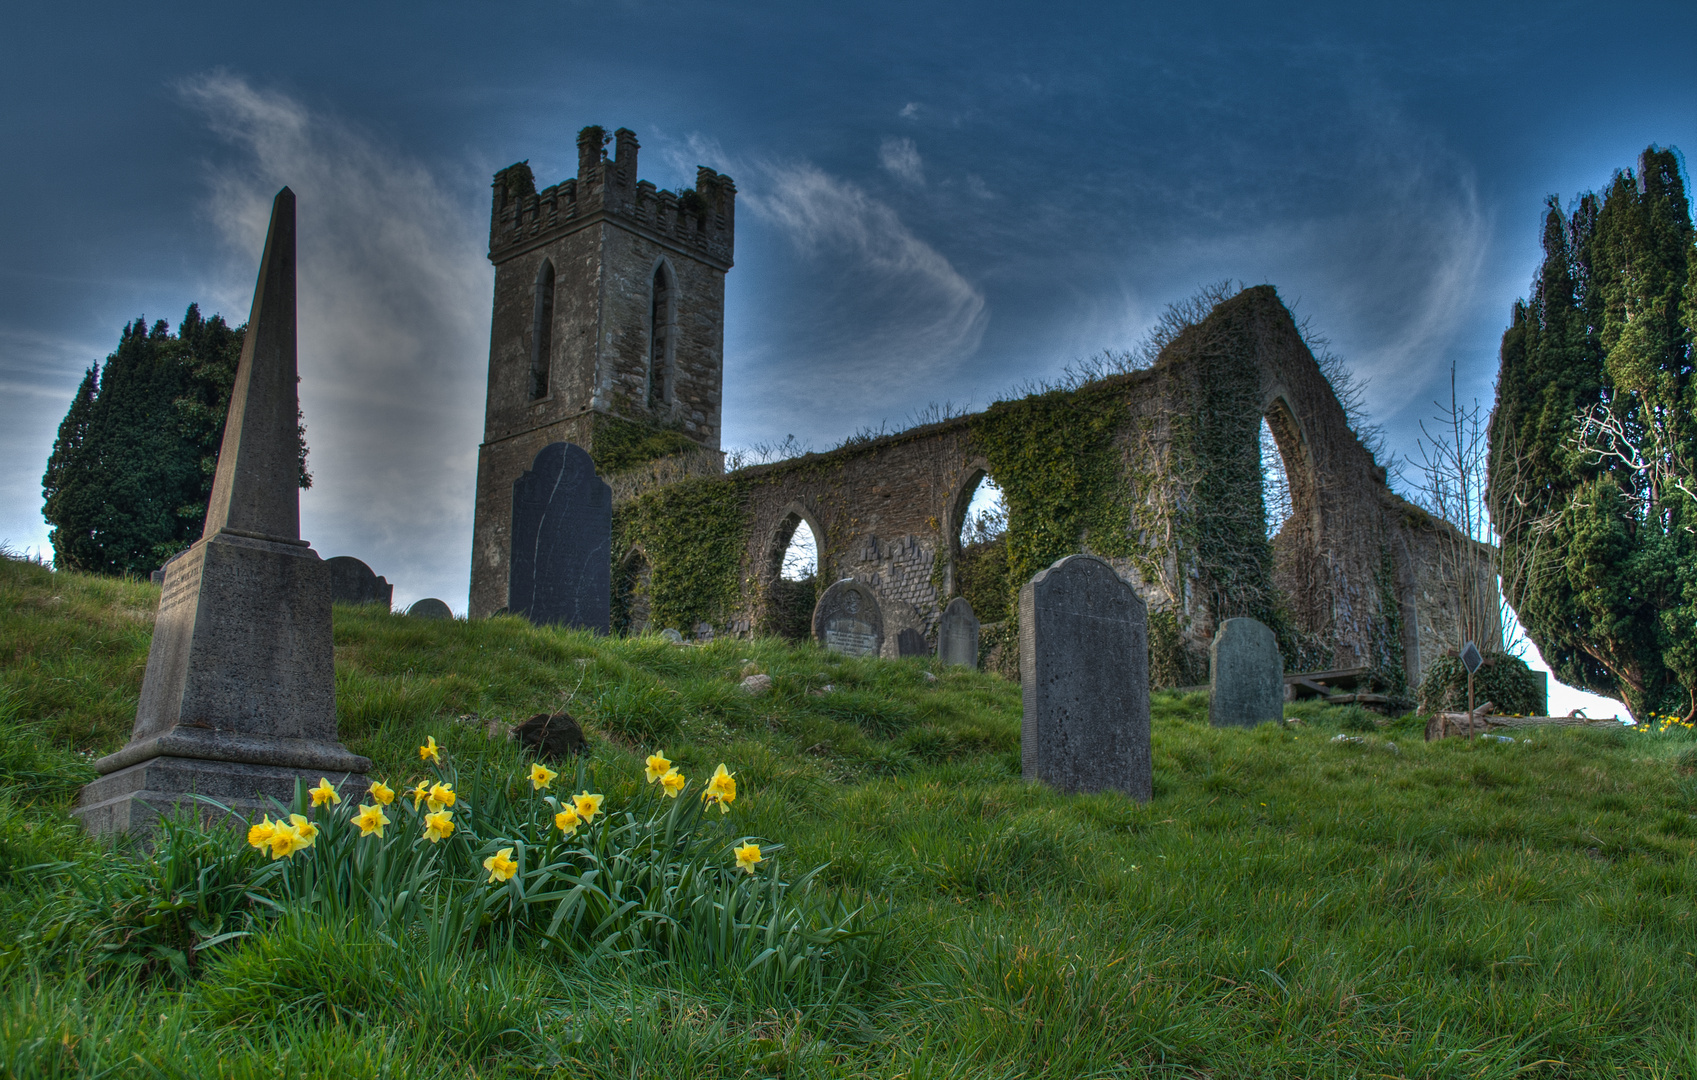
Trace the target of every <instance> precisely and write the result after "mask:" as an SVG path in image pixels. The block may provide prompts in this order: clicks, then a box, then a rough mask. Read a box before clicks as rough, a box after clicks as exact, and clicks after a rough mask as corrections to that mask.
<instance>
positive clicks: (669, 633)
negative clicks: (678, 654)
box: [660, 626, 684, 645]
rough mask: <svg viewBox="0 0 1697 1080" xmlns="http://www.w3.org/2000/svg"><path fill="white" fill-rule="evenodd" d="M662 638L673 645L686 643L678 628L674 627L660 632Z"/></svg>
mask: <svg viewBox="0 0 1697 1080" xmlns="http://www.w3.org/2000/svg"><path fill="white" fill-rule="evenodd" d="M660 636H661V637H663V638H665V639H666V640H667V641H669V642H671V643H672V644H673V645H682V644H683V643H684V636H683V635H682V634H680V633H678V631H677V627H674V626H668V627H666V629H664V630H662V631H660Z"/></svg>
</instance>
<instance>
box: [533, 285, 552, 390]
mask: <svg viewBox="0 0 1697 1080" xmlns="http://www.w3.org/2000/svg"><path fill="white" fill-rule="evenodd" d="M533 307H534V310H535V313H536V316H535V320H536V321H535V324H534V325H533V326H532V327H531V332H530V400H532V401H536V400H537V399H539V398H544V397H547V396H548V369H549V367H550V366H552V363H553V356H554V263H553V262H552V260H549V259H543V260H542V266H541V268H540V269H538V270H537V272H536V303H535V304H534V305H533Z"/></svg>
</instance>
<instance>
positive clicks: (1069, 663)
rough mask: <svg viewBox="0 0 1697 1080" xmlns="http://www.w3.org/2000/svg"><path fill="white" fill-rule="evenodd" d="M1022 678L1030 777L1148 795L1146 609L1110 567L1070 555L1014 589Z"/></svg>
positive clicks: (1067, 786)
mask: <svg viewBox="0 0 1697 1080" xmlns="http://www.w3.org/2000/svg"><path fill="white" fill-rule="evenodd" d="M1019 677H1020V683H1021V689H1022V690H1023V691H1024V698H1025V702H1024V704H1025V715H1024V718H1023V719H1022V720H1021V722H1020V733H1019V739H1020V762H1021V766H1022V769H1023V772H1024V775H1025V778H1026V779H1027V780H1041V781H1043V782H1044V783H1047V784H1049V785H1051V786H1053V787H1055V788H1058V789H1060V790H1061V791H1067V792H1079V791H1123V792H1125V793H1126V794H1127V795H1130V796H1131V797H1132V798H1134V799H1137V800H1139V801H1140V802H1147V801H1148V800H1149V797H1150V795H1151V794H1152V789H1153V784H1154V776H1153V773H1152V772H1151V766H1150V760H1149V624H1148V611H1147V609H1146V608H1145V607H1144V604H1143V601H1142V599H1141V598H1139V597H1138V595H1137V590H1135V589H1133V588H1132V587H1131V586H1130V585H1128V584H1126V583H1125V582H1124V581H1121V580H1120V577H1119V575H1118V574H1116V573H1114V570H1113V567H1111V566H1109V565H1108V564H1107V563H1105V562H1103V561H1102V560H1101V559H1098V558H1096V557H1095V556H1092V555H1068V556H1067V557H1066V558H1064V559H1061V560H1060V561H1059V562H1057V563H1055V564H1054V565H1053V566H1051V567H1049V568H1048V569H1047V570H1044V571H1042V572H1041V573H1039V574H1038V575H1037V576H1036V577H1034V578H1032V579H1031V580H1030V581H1029V582H1028V583H1026V585H1025V587H1024V588H1022V589H1020V591H1019Z"/></svg>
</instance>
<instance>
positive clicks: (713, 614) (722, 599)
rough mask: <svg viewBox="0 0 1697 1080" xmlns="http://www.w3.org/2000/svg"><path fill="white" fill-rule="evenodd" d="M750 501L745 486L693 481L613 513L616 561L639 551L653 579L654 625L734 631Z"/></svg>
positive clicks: (720, 479)
mask: <svg viewBox="0 0 1697 1080" xmlns="http://www.w3.org/2000/svg"><path fill="white" fill-rule="evenodd" d="M746 501H747V500H746V499H745V497H744V486H743V484H742V483H740V482H738V481H736V480H734V479H729V478H724V477H692V478H690V479H687V480H682V481H679V482H678V483H676V484H669V485H667V486H665V487H663V488H658V489H656V490H654V491H650V492H647V493H646V494H643V495H640V496H638V497H637V498H635V499H632V500H631V501H630V502H628V503H625V504H624V505H622V506H619V507H618V508H616V509H615V510H614V511H613V536H614V537H615V538H616V545H615V547H614V555H615V558H617V559H619V560H620V561H622V560H623V558H624V556H625V554H626V553H627V552H629V551H630V550H631V549H632V548H641V550H642V553H643V555H644V556H645V557H646V558H647V560H648V565H649V567H650V569H651V571H652V575H651V577H650V580H649V595H648V602H649V618H650V622H651V624H652V625H655V626H676V627H680V628H687V627H691V626H694V625H695V624H696V623H699V622H706V623H710V624H712V625H713V626H715V627H720V628H723V627H725V626H727V625H729V623H730V622H731V619H732V617H733V615H734V613H735V612H736V610H737V608H738V606H739V605H740V603H741V600H742V596H741V592H740V588H739V587H740V585H741V580H742V574H741V570H742V559H743V552H744V551H745V550H747V545H748V515H747V513H746V509H745V508H746Z"/></svg>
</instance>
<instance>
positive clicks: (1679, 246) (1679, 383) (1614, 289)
mask: <svg viewBox="0 0 1697 1080" xmlns="http://www.w3.org/2000/svg"><path fill="white" fill-rule="evenodd" d="M1694 326H1697V255H1694V254H1693V228H1692V221H1691V212H1690V207H1689V204H1688V202H1687V198H1686V191H1685V185H1684V182H1683V180H1682V178H1681V176H1680V170H1679V159H1678V156H1677V154H1676V153H1675V152H1674V151H1672V150H1662V149H1658V148H1656V147H1653V146H1652V147H1650V148H1649V149H1648V150H1646V151H1645V152H1644V154H1643V155H1641V156H1640V158H1639V169H1638V172H1637V174H1636V175H1634V174H1633V173H1632V172H1631V171H1625V170H1623V171H1621V172H1619V173H1617V174H1616V175H1615V177H1614V179H1613V181H1612V182H1611V183H1610V185H1609V186H1608V188H1607V189H1606V190H1605V191H1604V192H1603V194H1601V195H1597V194H1594V193H1593V194H1586V195H1584V196H1581V197H1580V198H1579V199H1578V200H1577V201H1576V203H1575V204H1574V206H1573V208H1572V210H1571V211H1570V212H1568V213H1565V214H1564V213H1563V211H1562V209H1561V206H1560V203H1559V202H1558V201H1557V200H1556V199H1555V198H1553V197H1552V198H1551V199H1550V200H1549V203H1548V210H1547V213H1546V215H1545V221H1544V262H1543V266H1542V267H1541V269H1540V271H1539V275H1538V278H1537V280H1535V281H1534V283H1533V288H1532V296H1531V299H1530V300H1529V301H1524V302H1520V303H1517V304H1516V305H1515V307H1514V313H1513V316H1512V322H1511V325H1510V327H1509V329H1508V331H1507V332H1506V333H1505V334H1504V335H1503V341H1502V352H1501V365H1500V368H1499V371H1498V377H1497V401H1496V408H1495V410H1494V412H1493V414H1492V419H1491V475H1490V489H1489V499H1490V505H1491V515H1492V520H1493V523H1494V525H1495V527H1496V530H1497V532H1498V534H1499V536H1500V537H1501V538H1502V555H1503V586H1504V590H1505V592H1506V593H1507V596H1508V599H1509V601H1510V602H1511V603H1512V604H1513V605H1514V607H1515V610H1516V612H1517V613H1518V615H1519V616H1520V621H1521V623H1522V625H1523V626H1525V627H1526V630H1527V633H1528V634H1529V635H1530V636H1531V638H1532V640H1533V641H1534V642H1536V643H1537V645H1538V648H1539V651H1540V652H1542V653H1543V655H1544V658H1545V659H1546V660H1547V661H1548V662H1549V663H1550V666H1551V669H1552V670H1553V671H1554V672H1555V674H1556V676H1557V677H1558V678H1560V679H1561V680H1562V681H1563V682H1566V683H1569V684H1572V685H1575V686H1580V687H1584V688H1585V689H1588V690H1592V691H1595V692H1597V693H1601V694H1607V695H1610V696H1612V697H1616V698H1619V699H1620V700H1622V701H1624V702H1625V703H1626V704H1627V706H1628V707H1629V708H1630V709H1631V710H1632V712H1633V713H1634V714H1635V715H1638V716H1643V715H1644V714H1645V712H1646V711H1649V710H1656V711H1672V712H1677V713H1681V714H1684V715H1686V716H1688V717H1689V716H1697V533H1694V532H1693V529H1694V528H1697V499H1694V498H1693V495H1692V491H1693V490H1694V489H1697V478H1694V475H1693V472H1692V467H1693V465H1694V464H1697V424H1694V423H1693V411H1692V410H1693V406H1694V405H1697V397H1694V395H1697V384H1694V383H1693V380H1692V361H1693V355H1692V343H1693V335H1692V329H1693V327H1694Z"/></svg>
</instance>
